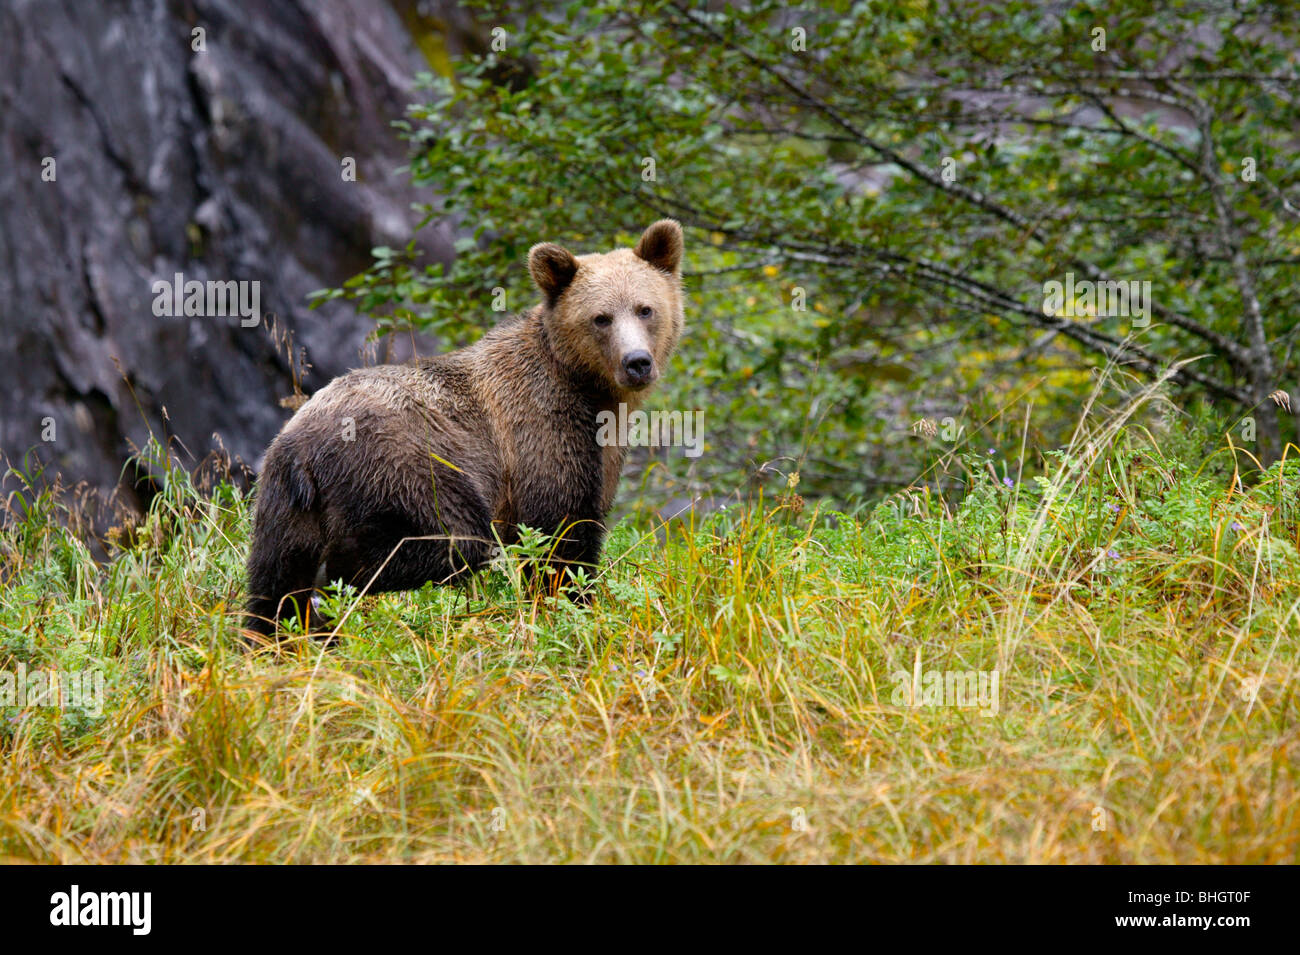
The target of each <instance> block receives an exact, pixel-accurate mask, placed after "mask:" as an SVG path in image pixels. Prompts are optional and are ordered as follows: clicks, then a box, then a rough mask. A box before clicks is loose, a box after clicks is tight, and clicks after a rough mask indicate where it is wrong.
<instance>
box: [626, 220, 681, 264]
mask: <svg viewBox="0 0 1300 955" xmlns="http://www.w3.org/2000/svg"><path fill="white" fill-rule="evenodd" d="M633 251H634V252H635V253H636V257H637V258H639V259H644V260H645V261H646V262H649V263H650V264H651V265H653V266H654V267H655V268H657V269H660V270H661V271H664V272H668V273H669V274H671V275H676V274H677V269H678V267H679V266H680V265H681V264H682V227H681V225H680V224H679V223H678V222H677V221H676V220H675V219H660V220H659V221H658V222H656V223H654V225H652V226H650V228H648V229H646V230H645V232H643V233H641V240H640V241H639V242H637V244H636V248H635V249H634V250H633Z"/></svg>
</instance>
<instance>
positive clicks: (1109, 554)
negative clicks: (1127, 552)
mask: <svg viewBox="0 0 1300 955" xmlns="http://www.w3.org/2000/svg"><path fill="white" fill-rule="evenodd" d="M1106 556H1107V557H1109V558H1110V559H1111V560H1115V559H1116V558H1118V557H1119V551H1117V550H1116V549H1115V548H1113V547H1112V548H1111V549H1110V550H1108V551H1106Z"/></svg>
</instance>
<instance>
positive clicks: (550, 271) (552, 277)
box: [528, 242, 578, 306]
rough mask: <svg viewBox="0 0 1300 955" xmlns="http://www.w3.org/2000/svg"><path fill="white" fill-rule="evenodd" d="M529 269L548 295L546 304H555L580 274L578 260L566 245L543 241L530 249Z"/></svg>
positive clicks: (538, 285) (542, 290) (543, 292)
mask: <svg viewBox="0 0 1300 955" xmlns="http://www.w3.org/2000/svg"><path fill="white" fill-rule="evenodd" d="M528 271H529V272H531V273H532V276H533V281H534V282H536V283H537V287H538V288H539V289H541V292H542V294H543V295H545V296H546V304H547V305H550V306H553V305H554V304H555V302H556V300H557V299H558V298H559V297H560V293H561V292H563V291H564V290H565V289H566V288H568V287H569V283H570V282H572V281H573V277H574V276H575V275H577V274H578V260H577V259H575V258H574V257H573V253H572V252H570V251H569V250H568V249H566V248H565V247H564V246H562V245H556V244H555V243H554V242H543V243H541V244H540V245H535V246H533V247H532V248H531V249H529V250H528Z"/></svg>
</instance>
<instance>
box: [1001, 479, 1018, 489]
mask: <svg viewBox="0 0 1300 955" xmlns="http://www.w3.org/2000/svg"><path fill="white" fill-rule="evenodd" d="M1002 483H1003V484H1005V485H1006V486H1007V487H1015V486H1016V482H1015V481H1013V480H1011V478H1009V477H1004V478H1003V479H1002Z"/></svg>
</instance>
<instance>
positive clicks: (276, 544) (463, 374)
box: [248, 219, 683, 634]
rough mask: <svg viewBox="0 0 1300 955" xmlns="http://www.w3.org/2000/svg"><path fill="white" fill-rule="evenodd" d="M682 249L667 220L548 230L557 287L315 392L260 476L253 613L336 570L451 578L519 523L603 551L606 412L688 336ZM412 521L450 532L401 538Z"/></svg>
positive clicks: (546, 280)
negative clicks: (461, 340)
mask: <svg viewBox="0 0 1300 955" xmlns="http://www.w3.org/2000/svg"><path fill="white" fill-rule="evenodd" d="M681 255H682V233H681V228H680V226H678V225H677V223H676V222H673V221H672V220H667V219H666V220H661V221H660V222H656V223H655V224H654V225H652V226H650V228H648V229H647V230H646V231H645V233H644V234H643V235H642V236H641V239H640V241H639V242H638V243H637V247H636V249H635V250H633V249H617V250H615V251H612V252H608V253H604V254H600V255H584V256H578V257H575V256H573V255H572V254H570V253H569V252H568V251H567V250H565V249H563V248H561V247H560V246H558V245H553V244H550V243H544V244H542V245H537V246H534V247H533V248H532V249H531V250H530V251H529V256H528V265H529V270H530V272H531V273H532V276H533V279H534V281H535V282H536V284H537V286H538V288H539V290H540V291H541V292H542V296H543V301H542V303H541V304H539V305H537V306H535V307H534V308H532V309H531V310H529V311H528V312H526V313H524V314H523V315H521V316H518V317H516V318H514V319H510V320H507V321H506V322H505V323H503V324H502V325H500V326H498V327H497V328H495V329H493V330H492V331H490V332H489V333H488V334H486V335H485V336H483V338H482V339H480V340H479V341H478V342H476V343H475V344H474V345H471V346H470V347H468V348H464V349H461V350H459V351H454V352H450V353H448V354H445V355H439V356H436V357H432V358H423V359H417V360H416V361H414V362H411V363H409V364H406V365H381V366H379V367H376V368H365V369H359V370H356V371H352V372H349V373H348V374H346V375H342V376H340V377H339V378H336V379H335V380H334V381H332V382H330V383H329V385H327V386H326V387H325V388H323V389H321V390H320V391H319V392H317V393H316V394H315V395H314V396H313V397H312V399H311V400H310V401H308V402H307V403H306V404H304V405H303V406H302V407H301V408H300V409H299V410H298V412H297V413H296V414H295V415H294V416H293V417H292V418H291V419H290V420H289V421H288V423H287V424H285V426H284V428H283V430H282V431H281V432H280V434H279V435H277V436H276V438H275V440H274V441H272V442H271V446H270V448H269V449H268V450H267V454H266V462H265V465H264V467H263V470H262V475H261V477H260V478H259V481H258V491H257V506H256V513H255V517H254V529H253V546H252V550H251V552H250V554H249V559H248V576H249V591H250V597H249V607H248V612H249V625H250V627H251V628H252V629H253V630H255V631H257V632H260V633H266V634H269V633H271V632H273V630H274V628H275V622H276V621H277V620H279V619H284V618H285V617H287V616H290V615H292V614H293V613H295V612H296V611H297V608H298V607H299V606H300V605H305V603H306V600H307V599H308V598H309V597H310V595H311V593H312V591H313V588H314V584H315V581H316V580H317V575H318V572H319V571H321V570H322V569H323V573H324V577H325V578H326V579H328V580H337V579H342V580H344V581H345V582H348V583H351V584H353V585H354V586H356V587H358V588H361V587H365V586H367V585H370V591H371V592H378V591H386V590H407V589H413V588H416V587H419V586H421V585H422V584H423V583H424V582H425V581H428V580H433V581H436V582H438V583H446V582H449V581H453V580H455V579H457V578H459V577H462V576H463V575H465V574H467V573H470V572H472V571H474V570H476V569H478V568H479V567H481V566H483V564H484V563H486V562H487V561H488V560H489V559H490V557H491V554H492V551H493V548H494V545H495V540H496V538H498V537H499V538H500V539H501V540H503V541H505V542H507V543H509V542H511V541H512V540H514V539H516V531H517V528H518V526H519V525H520V524H526V525H528V526H529V527H535V528H538V529H540V530H543V531H546V532H547V533H549V534H552V535H557V537H558V539H557V543H556V546H555V550H554V558H553V559H554V561H555V562H556V563H557V564H560V565H564V564H576V565H595V563H596V562H597V560H598V559H599V556H600V549H601V545H602V543H603V540H604V534H605V526H604V519H605V516H606V515H607V514H608V513H609V509H610V507H611V505H612V504H613V501H614V494H615V491H616V490H617V484H618V477H619V473H620V471H621V470H622V466H623V460H624V456H625V453H626V449H625V448H620V447H604V448H602V447H600V446H599V445H598V444H597V442H596V433H597V426H596V416H597V414H598V413H599V412H600V411H602V410H610V411H616V410H617V407H618V404H619V403H620V402H624V403H626V404H627V405H628V406H629V408H634V407H636V406H637V405H638V404H639V402H640V399H641V398H642V397H643V395H644V393H645V390H644V389H645V388H646V386H648V385H649V384H650V383H652V382H653V381H654V379H656V378H657V377H658V376H659V374H660V373H661V372H662V370H663V368H664V365H665V363H666V362H667V361H668V358H669V356H670V355H671V354H672V351H673V349H674V348H675V347H676V345H677V341H678V338H679V337H680V336H681V332H682V326H683V314H682V292H681V273H680V265H681ZM647 306H648V307H649V308H650V309H651V310H652V311H651V313H650V314H649V315H645V314H642V312H641V310H643V309H644V308H645V307H647ZM597 316H602V320H603V318H606V317H607V318H608V320H609V321H608V323H607V324H598V323H597V322H596V321H595V319H596V317H597ZM638 356H640V357H638ZM647 364H649V369H648V371H647ZM638 376H639V377H638ZM349 418H350V419H352V421H353V422H354V424H353V427H354V429H355V438H354V440H351V441H347V440H344V436H345V428H346V426H347V420H346V419H349ZM412 537H426V538H428V537H433V538H436V539H433V540H418V541H417V540H407V541H406V542H405V543H402V544H401V546H400V547H399V546H398V545H399V542H401V541H402V540H403V538H412ZM385 562H387V563H385ZM381 567H382V570H381ZM376 574H378V576H377V577H375V575H376ZM372 578H374V580H373V582H372Z"/></svg>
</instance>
